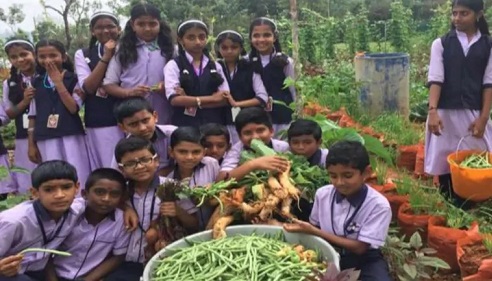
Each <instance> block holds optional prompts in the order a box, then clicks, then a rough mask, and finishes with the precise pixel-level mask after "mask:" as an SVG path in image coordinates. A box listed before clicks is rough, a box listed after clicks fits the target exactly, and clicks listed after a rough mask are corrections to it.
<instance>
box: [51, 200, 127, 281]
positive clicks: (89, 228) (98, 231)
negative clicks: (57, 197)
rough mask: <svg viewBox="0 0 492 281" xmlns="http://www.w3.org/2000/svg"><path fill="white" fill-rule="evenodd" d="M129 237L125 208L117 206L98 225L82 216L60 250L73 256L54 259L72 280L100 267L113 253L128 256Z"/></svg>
mask: <svg viewBox="0 0 492 281" xmlns="http://www.w3.org/2000/svg"><path fill="white" fill-rule="evenodd" d="M129 240H130V234H129V233H128V232H127V231H126V229H125V222H124V218H123V211H122V210H119V209H115V210H114V212H113V213H111V214H109V215H108V216H107V217H106V218H105V219H104V220H102V221H101V222H100V223H99V224H97V225H95V226H94V225H91V224H89V223H88V222H87V220H86V218H85V217H82V218H81V220H80V222H79V223H78V224H77V225H76V226H75V227H74V229H73V231H72V233H70V234H69V235H68V237H67V239H65V241H64V242H63V243H62V245H61V246H60V250H62V251H67V252H69V253H71V254H72V256H70V257H61V256H56V257H55V259H54V260H53V262H54V264H55V270H56V275H57V276H58V277H62V278H65V279H68V280H73V279H77V278H80V277H81V276H84V275H86V274H88V273H90V272H91V271H92V270H93V269H95V268H96V267H97V266H99V265H100V264H101V263H102V262H103V261H104V260H105V259H106V258H107V257H108V256H109V255H111V254H112V255H114V256H120V255H125V254H126V251H127V249H128V243H129Z"/></svg>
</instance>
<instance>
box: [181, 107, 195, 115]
mask: <svg viewBox="0 0 492 281" xmlns="http://www.w3.org/2000/svg"><path fill="white" fill-rule="evenodd" d="M196 111H197V108H196V107H193V106H191V107H186V108H185V110H184V115H187V116H191V117H195V116H196Z"/></svg>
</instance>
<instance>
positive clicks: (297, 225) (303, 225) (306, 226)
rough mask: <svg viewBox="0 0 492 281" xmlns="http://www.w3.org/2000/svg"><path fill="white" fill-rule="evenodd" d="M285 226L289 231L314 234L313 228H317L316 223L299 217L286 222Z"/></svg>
mask: <svg viewBox="0 0 492 281" xmlns="http://www.w3.org/2000/svg"><path fill="white" fill-rule="evenodd" d="M283 226H284V229H285V231H287V232H301V233H308V234H312V233H313V230H315V229H316V228H315V227H314V225H312V224H310V223H308V222H305V221H301V220H298V219H292V223H284V224H283Z"/></svg>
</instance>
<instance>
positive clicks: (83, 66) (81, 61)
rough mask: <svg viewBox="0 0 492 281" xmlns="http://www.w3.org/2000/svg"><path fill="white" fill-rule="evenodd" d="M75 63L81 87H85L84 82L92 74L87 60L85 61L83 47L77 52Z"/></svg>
mask: <svg viewBox="0 0 492 281" xmlns="http://www.w3.org/2000/svg"><path fill="white" fill-rule="evenodd" d="M74 64H75V72H76V73H77V77H78V79H79V82H78V83H79V88H80V89H84V82H85V79H87V77H89V75H91V72H92V71H91V69H90V67H89V65H88V64H87V62H86V61H85V57H84V52H83V51H82V49H80V50H78V51H77V52H75V56H74Z"/></svg>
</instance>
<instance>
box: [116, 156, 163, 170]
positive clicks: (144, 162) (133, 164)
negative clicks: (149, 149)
mask: <svg viewBox="0 0 492 281" xmlns="http://www.w3.org/2000/svg"><path fill="white" fill-rule="evenodd" d="M156 157H157V154H154V156H152V157H142V158H140V159H135V160H131V161H128V162H125V163H118V166H120V167H122V168H125V169H130V168H131V169H135V168H136V167H137V166H138V164H142V165H149V164H150V163H152V162H153V161H154V160H155V158H156Z"/></svg>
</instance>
